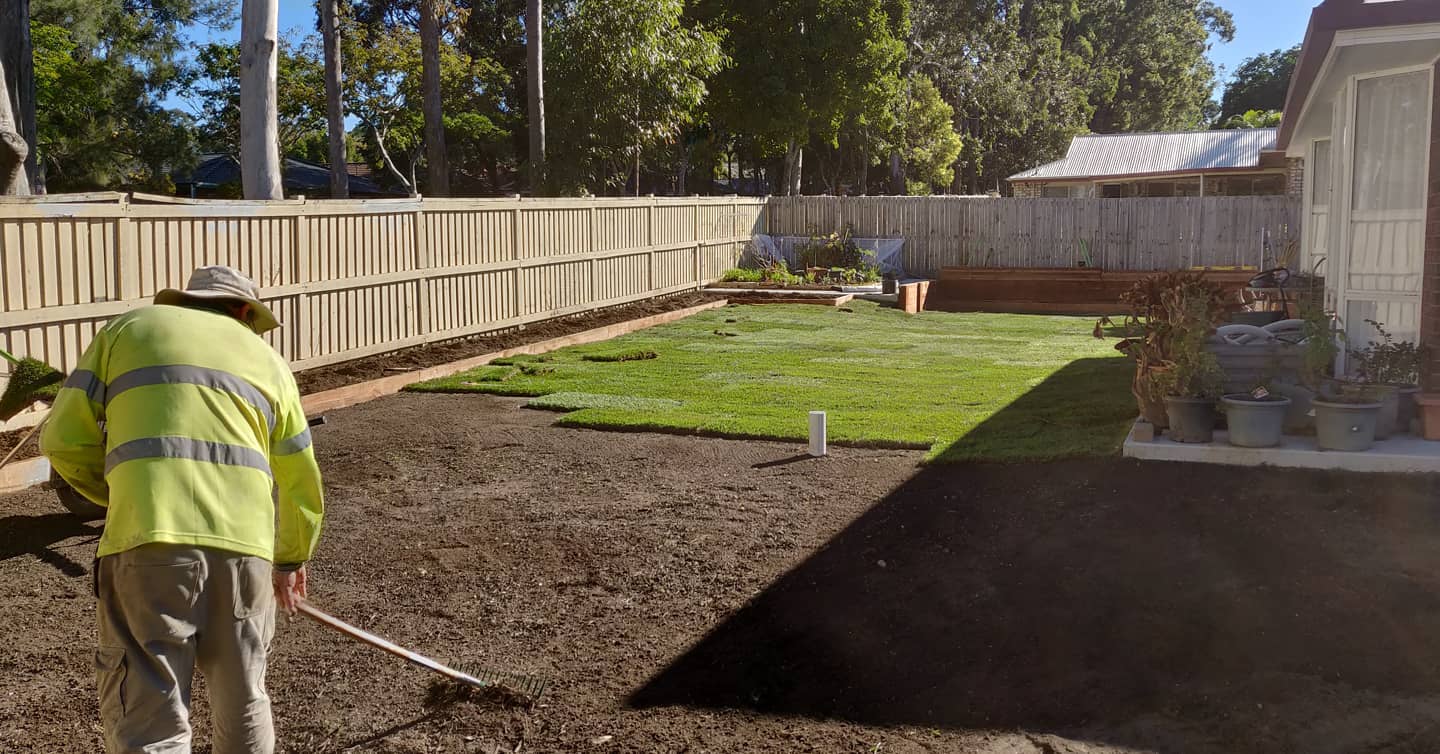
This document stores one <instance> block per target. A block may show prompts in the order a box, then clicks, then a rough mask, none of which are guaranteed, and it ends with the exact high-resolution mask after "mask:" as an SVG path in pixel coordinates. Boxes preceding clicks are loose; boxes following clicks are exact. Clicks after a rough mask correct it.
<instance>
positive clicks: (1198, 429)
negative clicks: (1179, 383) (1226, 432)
mask: <svg viewBox="0 0 1440 754" xmlns="http://www.w3.org/2000/svg"><path fill="white" fill-rule="evenodd" d="M1165 415H1166V418H1168V419H1169V420H1170V428H1169V429H1167V430H1165V434H1166V436H1168V437H1169V438H1170V439H1171V440H1174V441H1175V442H1210V441H1212V440H1214V439H1215V401H1213V400H1210V399H1209V398H1178V397H1176V396H1173V395H1167V396H1165Z"/></svg>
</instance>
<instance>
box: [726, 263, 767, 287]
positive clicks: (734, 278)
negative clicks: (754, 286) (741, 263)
mask: <svg viewBox="0 0 1440 754" xmlns="http://www.w3.org/2000/svg"><path fill="white" fill-rule="evenodd" d="M720 280H721V282H725V283H759V282H763V281H764V280H765V271H764V270H746V269H742V268H740V267H735V268H733V269H729V270H726V271H725V274H723V275H721V276H720Z"/></svg>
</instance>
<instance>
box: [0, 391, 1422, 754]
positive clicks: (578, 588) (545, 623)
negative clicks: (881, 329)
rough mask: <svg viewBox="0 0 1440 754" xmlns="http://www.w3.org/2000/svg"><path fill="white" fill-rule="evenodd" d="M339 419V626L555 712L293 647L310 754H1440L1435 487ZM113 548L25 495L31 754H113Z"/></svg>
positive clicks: (8, 580) (297, 697) (282, 704)
mask: <svg viewBox="0 0 1440 754" xmlns="http://www.w3.org/2000/svg"><path fill="white" fill-rule="evenodd" d="M329 418H330V422H329V423H328V424H327V425H325V426H323V427H320V428H317V430H316V433H315V444H316V448H317V451H318V453H319V456H320V459H321V463H322V465H323V468H324V469H325V473H326V482H327V487H328V490H329V505H330V511H329V516H328V519H327V524H326V531H325V534H324V537H323V540H322V544H321V547H320V551H319V553H318V557H317V559H316V560H315V561H314V563H313V566H312V567H313V574H312V595H311V596H312V599H313V600H314V602H315V603H316V604H317V605H319V606H321V607H322V608H325V609H327V610H330V611H331V612H333V613H334V614H336V615H338V616H340V617H341V618H344V619H347V620H350V621H352V622H354V623H356V624H358V625H360V626H361V627H363V628H366V629H369V630H372V631H375V632H377V633H379V634H381V635H383V636H386V637H389V638H391V639H394V640H396V641H398V642H400V643H401V644H404V645H406V646H408V647H411V648H413V649H416V650H418V651H421V652H425V653H428V654H432V655H434V656H436V657H438V658H442V659H448V660H453V661H455V662H459V663H465V664H467V665H469V666H480V667H489V668H495V669H502V670H511V671H516V672H524V673H532V674H538V675H541V676H544V677H546V678H547V679H549V681H550V686H549V689H548V690H547V691H546V693H545V694H544V695H543V696H542V697H541V698H540V699H539V700H538V702H537V703H536V704H535V705H533V706H530V707H526V706H523V705H518V706H517V705H514V704H507V703H504V700H505V697H503V696H501V697H480V698H479V699H478V701H461V702H458V703H454V704H451V705H448V706H442V707H439V708H427V707H426V706H425V700H426V698H427V693H428V692H429V691H430V689H431V683H432V679H433V676H431V675H429V674H427V673H425V672H423V671H421V670H419V669H417V668H415V667H413V666H410V665H407V664H404V663H403V662H401V661H399V660H396V659H393V658H391V657H389V656H387V655H383V654H380V653H378V652H376V651H374V650H372V649H368V648H366V647H363V646H361V645H358V644H355V643H353V642H351V641H349V640H347V639H345V638H343V637H342V636H340V635H339V634H335V633H332V632H330V631H328V630H326V629H323V628H321V627H320V626H318V625H315V624H313V623H310V622H308V621H304V620H297V621H295V622H293V623H287V622H284V621H282V622H281V625H280V627H279V631H278V633H277V637H276V640H275V645H274V651H273V654H272V659H271V666H270V673H269V686H270V689H271V693H272V695H273V697H274V699H275V714H276V718H277V728H278V733H279V737H280V742H281V743H280V750H281V751H284V752H306V753H310V752H340V751H378V752H416V753H419V752H489V753H493V752H510V753H512V754H513V753H514V752H692V753H696V754H698V753H699V752H775V753H777V754H778V753H779V752H857V753H858V752H869V753H872V754H874V753H876V752H882V753H887V754H888V753H890V752H983V753H987V754H989V753H994V754H998V753H1000V752H1133V751H1153V752H1166V753H1170V752H1217V753H1218V752H1267V753H1272V752H1306V753H1312V752H1316V753H1319V752H1382V751H1384V752H1394V751H1398V752H1433V751H1436V750H1440V497H1437V493H1440V484H1437V482H1436V480H1435V479H1434V478H1430V477H1403V476H1361V475H1347V474H1337V473H1315V472H1282V471H1275V470H1265V469H1247V470H1237V469H1226V468H1220V467H1206V466H1193V465H1177V464H1158V463H1148V464H1142V463H1138V462H1132V461H1126V460H1121V459H1091V460H1075V461H1064V462H1056V463H1046V464H1025V465H963V464H962V465H949V466H935V467H921V466H919V465H918V460H919V458H920V454H919V453H918V452H905V451H877V450H858V449H839V450H836V451H835V452H834V454H833V455H831V456H830V457H828V458H824V459H810V458H806V457H803V456H800V455H798V454H799V453H800V452H801V451H802V448H801V447H799V446H796V445H791V444H784V443H764V442H746V441H733V440H718V439H706V438H697V437H685V436H674V435H657V434H644V433H604V432H595V431H588V430H577V429H565V428H558V427H553V426H550V423H551V422H552V421H553V420H554V418H555V417H554V415H553V414H549V413H542V412H537V411H531V410H527V409H523V408H520V407H519V405H518V402H516V401H510V400H504V399H497V398H491V397H484V396H457V395H412V394H404V395H397V396H392V397H389V398H385V399H381V400H378V401H374V402H371V403H368V404H364V405H361V406H357V407H354V408H350V409H345V410H342V411H335V412H332V413H331V414H329ZM801 420H803V417H801ZM97 533H98V529H97V527H96V526H92V525H85V524H79V523H76V522H74V521H73V520H72V519H70V518H69V517H68V516H67V515H66V514H64V513H63V511H62V510H61V509H60V508H59V506H58V505H57V504H56V503H54V502H53V501H52V499H51V497H50V493H47V492H44V491H39V490H35V491H29V492H25V493H20V494H15V495H10V496H6V497H3V498H0V752H46V753H55V754H65V753H70V752H76V753H78V752H85V753H87V754H88V753H90V752H96V751H99V750H101V743H100V733H99V728H98V722H97V721H98V716H97V710H96V702H95V699H94V694H95V692H94V681H93V676H92V670H91V667H92V666H91V658H92V657H93V652H94V650H93V644H92V642H93V634H94V627H93V600H92V597H91V593H90V580H89V573H90V569H91V558H92V557H93V554H94V546H95V545H94V542H95V537H96V535H97ZM496 698H499V699H500V700H501V701H500V702H496V701H486V700H487V699H491V700H493V699H496ZM195 708H196V709H195V720H196V728H197V742H198V745H197V751H201V752H206V751H209V748H208V744H207V743H206V741H207V740H208V723H207V720H206V718H207V712H206V709H205V703H204V691H203V686H197V689H196V704H195Z"/></svg>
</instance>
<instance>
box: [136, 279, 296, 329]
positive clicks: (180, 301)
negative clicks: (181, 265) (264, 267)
mask: <svg viewBox="0 0 1440 754" xmlns="http://www.w3.org/2000/svg"><path fill="white" fill-rule="evenodd" d="M194 300H200V301H243V302H245V303H247V304H250V306H251V307H253V309H254V311H255V319H254V321H253V322H252V323H251V327H252V329H254V330H255V332H257V333H264V332H269V331H270V330H274V329H275V328H277V327H279V326H280V320H277V319H275V313H274V312H272V311H270V307H268V306H266V305H265V304H263V303H261V301H260V286H258V285H256V284H255V281H253V280H251V279H250V278H247V277H245V276H244V275H242V274H240V272H239V271H237V270H234V269H232V268H230V267H226V266H224V265H213V266H210V267H201V268H199V269H197V270H195V272H193V273H191V275H190V282H188V283H186V284H185V290H183V291H182V290H180V289H178V288H166V289H165V290H163V291H160V292H159V293H157V294H155V303H157V304H169V305H171V306H183V305H185V303H186V302H188V301H194Z"/></svg>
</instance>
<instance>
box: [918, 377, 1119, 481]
mask: <svg viewBox="0 0 1440 754" xmlns="http://www.w3.org/2000/svg"><path fill="white" fill-rule="evenodd" d="M1133 372H1134V362H1132V361H1130V360H1129V359H1127V358H1124V357H1111V358H1093V359H1077V360H1075V361H1072V362H1070V363H1069V364H1067V365H1065V366H1064V367H1062V368H1061V369H1059V370H1058V371H1056V372H1055V373H1054V374H1051V375H1050V376H1049V377H1047V378H1045V380H1044V381H1043V382H1041V383H1040V384H1039V385H1036V386H1035V387H1033V388H1031V389H1030V390H1027V391H1026V392H1024V393H1023V394H1021V395H1020V397H1018V398H1016V399H1015V400H1014V401H1013V402H1011V403H1010V405H1008V406H1006V407H1005V408H1002V409H1000V410H999V411H997V412H995V414H993V415H992V416H990V418H988V419H986V420H985V421H983V422H981V423H980V424H979V425H978V426H976V427H975V428H974V429H972V430H970V431H969V432H967V433H966V434H965V436H964V437H961V438H960V439H958V440H956V441H955V442H954V443H952V444H950V445H949V446H948V447H946V448H945V449H944V450H941V451H940V452H939V453H938V454H937V456H936V459H935V460H937V461H940V462H942V463H944V462H954V461H968V460H985V459H994V458H1001V459H1005V460H1022V459H1027V458H1047V459H1050V458H1064V457H1067V456H1076V455H1096V454H1099V453H1118V452H1119V451H1120V443H1121V441H1123V440H1124V439H1125V433H1126V431H1127V430H1128V428H1129V426H1130V424H1131V423H1132V422H1133V421H1134V419H1135V399H1134V398H1133V397H1132V396H1131V395H1130V376H1131V374H1133Z"/></svg>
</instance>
